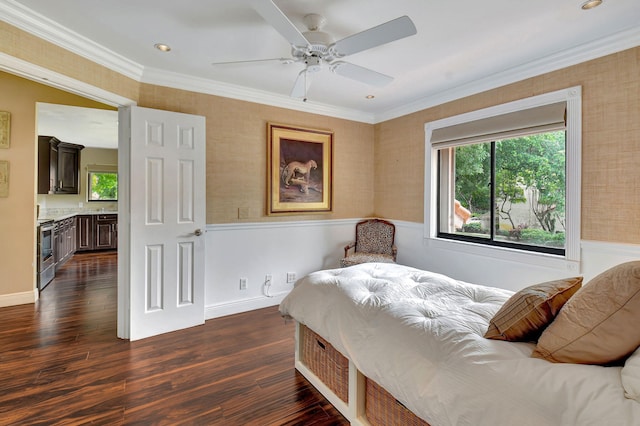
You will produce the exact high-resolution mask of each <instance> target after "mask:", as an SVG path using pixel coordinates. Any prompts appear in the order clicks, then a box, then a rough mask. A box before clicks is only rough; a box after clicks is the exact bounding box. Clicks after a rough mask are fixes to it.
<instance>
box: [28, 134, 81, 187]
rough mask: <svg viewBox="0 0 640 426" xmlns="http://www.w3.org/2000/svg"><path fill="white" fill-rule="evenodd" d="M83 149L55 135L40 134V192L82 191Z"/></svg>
mask: <svg viewBox="0 0 640 426" xmlns="http://www.w3.org/2000/svg"><path fill="white" fill-rule="evenodd" d="M82 149H84V146H82V145H77V144H73V143H67V142H61V141H60V140H58V139H57V138H55V137H53V136H38V194H79V193H80V151H82Z"/></svg>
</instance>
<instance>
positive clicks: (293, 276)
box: [287, 272, 296, 283]
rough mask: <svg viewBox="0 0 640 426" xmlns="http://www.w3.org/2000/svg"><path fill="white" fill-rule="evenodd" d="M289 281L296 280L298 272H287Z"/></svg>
mask: <svg viewBox="0 0 640 426" xmlns="http://www.w3.org/2000/svg"><path fill="white" fill-rule="evenodd" d="M287 282H288V283H294V282H296V273H295V272H287Z"/></svg>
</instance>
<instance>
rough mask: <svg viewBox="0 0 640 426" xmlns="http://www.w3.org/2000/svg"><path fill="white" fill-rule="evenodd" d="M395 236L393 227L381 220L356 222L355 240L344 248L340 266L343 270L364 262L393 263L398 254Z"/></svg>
mask: <svg viewBox="0 0 640 426" xmlns="http://www.w3.org/2000/svg"><path fill="white" fill-rule="evenodd" d="M395 234H396V227H395V225H394V224H393V223H391V222H388V221H386V220H383V219H368V220H363V221H361V222H358V223H357V224H356V240H355V241H354V242H352V243H350V244H349V245H347V246H346V247H345V248H344V258H343V259H342V260H340V266H341V267H343V268H344V267H346V266H351V265H357V264H358V263H366V262H383V263H395V262H396V255H397V254H398V249H397V247H396V246H395V244H394V240H395ZM351 249H353V251H352V252H350V250H351Z"/></svg>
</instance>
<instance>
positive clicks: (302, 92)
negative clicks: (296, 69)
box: [291, 68, 311, 101]
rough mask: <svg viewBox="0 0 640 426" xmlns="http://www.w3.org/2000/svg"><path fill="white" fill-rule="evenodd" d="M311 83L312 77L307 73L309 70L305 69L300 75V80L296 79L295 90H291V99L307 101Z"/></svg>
mask: <svg viewBox="0 0 640 426" xmlns="http://www.w3.org/2000/svg"><path fill="white" fill-rule="evenodd" d="M310 83H311V76H310V75H309V73H308V72H307V69H306V68H305V69H303V70H302V71H300V73H298V78H296V82H295V83H294V84H293V89H291V97H292V98H302V99H303V100H304V101H306V100H307V90H309V84H310Z"/></svg>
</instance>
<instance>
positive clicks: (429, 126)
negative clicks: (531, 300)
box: [424, 86, 582, 270]
mask: <svg viewBox="0 0 640 426" xmlns="http://www.w3.org/2000/svg"><path fill="white" fill-rule="evenodd" d="M562 101H566V103H567V136H566V146H567V150H566V156H565V161H566V167H567V174H566V206H565V218H566V222H567V227H566V234H565V235H566V239H565V255H564V256H557V255H549V254H544V253H536V252H527V251H522V250H514V249H508V248H502V247H493V246H484V245H481V244H474V243H469V242H464V241H455V240H448V239H443V238H438V237H437V233H438V228H437V217H438V215H437V209H438V201H437V193H438V192H437V182H438V176H437V175H438V165H437V161H438V155H437V149H436V148H434V147H433V146H432V145H431V135H432V133H433V130H434V129H439V128H442V127H448V126H453V125H456V124H461V123H465V122H468V121H474V120H480V119H484V118H489V117H493V116H496V115H501V114H507V113H510V112H515V111H519V110H523V109H528V108H534V107H537V106H542V105H546V104H552V103H557V102H562ZM581 166H582V87H581V86H575V87H570V88H568V89H563V90H558V91H555V92H551V93H545V94H543V95H538V96H533V97H530V98H525V99H520V100H517V101H513V102H509V103H506V104H501V105H496V106H493V107H489V108H484V109H480V110H477V111H472V112H468V113H465V114H460V115H456V116H453V117H447V118H443V119H441V120H436V121H432V122H429V123H426V124H425V173H424V175H425V185H424V200H425V206H424V239H425V243H426V244H427V245H430V246H433V247H437V248H443V249H447V250H454V251H458V252H464V253H469V254H476V255H481V256H489V257H494V258H499V259H503V260H509V261H516V262H526V263H533V264H537V265H541V266H549V267H553V268H557V267H560V266H564V267H566V268H567V269H570V270H579V265H580V206H581V176H582V173H581Z"/></svg>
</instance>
